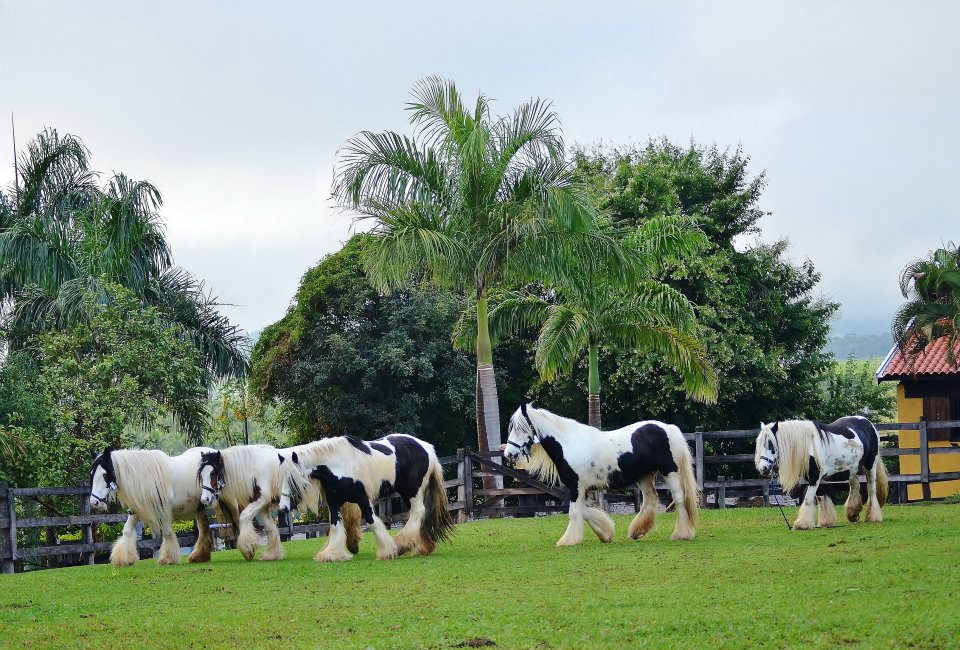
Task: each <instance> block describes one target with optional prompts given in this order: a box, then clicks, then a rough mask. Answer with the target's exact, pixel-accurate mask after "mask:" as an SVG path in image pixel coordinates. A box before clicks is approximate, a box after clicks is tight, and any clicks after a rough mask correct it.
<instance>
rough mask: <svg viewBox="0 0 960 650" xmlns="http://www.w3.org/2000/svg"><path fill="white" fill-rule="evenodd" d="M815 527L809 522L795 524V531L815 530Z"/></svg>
mask: <svg viewBox="0 0 960 650" xmlns="http://www.w3.org/2000/svg"><path fill="white" fill-rule="evenodd" d="M813 528H814V526H813V524H812V523H810V522H808V521H795V522H793V530H813Z"/></svg>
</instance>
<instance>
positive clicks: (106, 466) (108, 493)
mask: <svg viewBox="0 0 960 650" xmlns="http://www.w3.org/2000/svg"><path fill="white" fill-rule="evenodd" d="M113 452H114V448H113V447H111V446H107V448H106V449H104V450H103V453H102V454H100V455H99V456H97V457H96V458H94V459H93V464H92V465H91V467H90V507H91V508H93V509H94V510H101V511H103V510H106V509H107V508H109V507H110V500H111V499H112V498H113V496H114V495H115V494H116V492H117V474H116V472H115V471H114V469H113V459H112V454H113Z"/></svg>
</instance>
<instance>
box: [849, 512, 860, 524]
mask: <svg viewBox="0 0 960 650" xmlns="http://www.w3.org/2000/svg"><path fill="white" fill-rule="evenodd" d="M847 521H849V522H850V523H852V524H855V523H857V522H858V521H860V513H859V512H855V513H853V514H851V513H849V512H848V513H847Z"/></svg>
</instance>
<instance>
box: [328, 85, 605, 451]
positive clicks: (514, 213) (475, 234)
mask: <svg viewBox="0 0 960 650" xmlns="http://www.w3.org/2000/svg"><path fill="white" fill-rule="evenodd" d="M412 95H413V101H412V102H411V103H409V104H408V109H409V110H410V122H411V124H412V125H413V126H414V129H415V132H414V134H413V136H411V137H407V136H404V135H400V134H398V133H394V132H390V131H388V132H382V133H371V132H363V133H360V134H359V135H357V136H355V137H354V138H351V139H350V140H349V141H348V142H347V143H346V145H345V146H344V147H343V149H342V151H341V157H340V161H339V165H338V168H337V170H336V175H335V179H334V185H333V195H334V196H335V197H336V199H337V200H338V201H339V203H340V205H341V206H342V207H343V208H345V209H348V210H352V211H354V212H355V213H356V214H357V215H358V219H371V220H373V222H374V226H373V229H372V232H373V234H374V235H375V238H374V240H373V242H372V244H371V246H370V248H369V249H368V251H367V253H366V258H365V266H366V268H367V272H368V274H369V276H370V278H371V279H372V281H373V282H374V283H375V284H377V285H378V288H379V289H380V290H384V291H388V290H391V289H394V288H398V287H402V286H406V285H409V284H411V283H414V282H417V281H420V280H425V281H428V282H433V283H435V284H437V285H439V286H443V287H448V288H451V289H454V290H458V291H463V292H465V293H467V294H468V295H472V296H473V297H474V298H475V300H476V333H477V338H476V341H477V346H476V350H477V442H478V444H479V446H480V449H496V447H497V446H498V445H499V443H500V416H499V407H498V404H497V390H496V379H495V374H494V369H493V347H492V344H491V340H490V333H489V317H488V307H489V295H490V291H491V289H492V288H493V287H495V286H496V285H498V284H500V283H516V282H526V281H531V280H536V279H538V278H540V277H542V276H543V275H547V274H553V275H556V274H557V273H558V272H559V269H558V268H557V267H558V266H559V265H560V264H561V263H562V261H561V256H560V255H559V254H558V251H559V250H560V247H562V245H563V244H562V242H563V241H564V240H565V238H568V237H570V236H584V235H586V234H588V233H590V232H591V230H592V228H593V220H594V217H595V209H594V207H593V205H592V204H591V203H590V201H589V200H588V199H587V198H586V196H585V194H584V193H583V192H582V190H581V188H580V187H579V186H577V185H576V184H574V182H573V180H572V174H571V171H572V170H571V167H570V165H569V164H568V162H567V161H566V159H565V157H564V146H563V141H562V139H561V135H560V131H559V122H558V119H557V116H556V114H555V113H554V112H553V110H552V109H551V107H550V105H549V104H548V103H546V102H544V101H542V100H539V99H534V100H530V101H528V102H526V103H524V104H522V105H520V106H519V107H517V108H516V109H515V110H514V111H513V112H512V113H510V114H509V115H506V116H502V117H495V116H493V115H492V114H491V111H490V104H489V101H488V100H487V98H486V97H484V96H483V95H480V96H478V97H477V100H476V102H475V103H474V104H473V106H472V107H467V106H466V105H465V104H464V103H463V100H462V97H461V95H460V93H459V91H458V90H457V88H456V86H455V85H454V84H453V82H451V81H445V80H442V79H439V78H436V77H430V78H428V79H425V80H423V81H421V82H419V83H417V84H416V85H415V86H414V88H413V92H412ZM597 245H598V246H600V245H601V244H600V243H598V244H597Z"/></svg>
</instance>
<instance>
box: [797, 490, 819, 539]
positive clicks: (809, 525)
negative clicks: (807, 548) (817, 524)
mask: <svg viewBox="0 0 960 650" xmlns="http://www.w3.org/2000/svg"><path fill="white" fill-rule="evenodd" d="M819 485H820V481H819V480H818V481H817V482H816V484H815V485H808V486H807V491H806V492H805V493H804V495H803V501H802V502H801V503H800V512H799V513H797V520H796V521H795V522H793V529H794V530H811V529H813V527H814V525H813V514H814V511H815V510H816V499H817V487H819Z"/></svg>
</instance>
